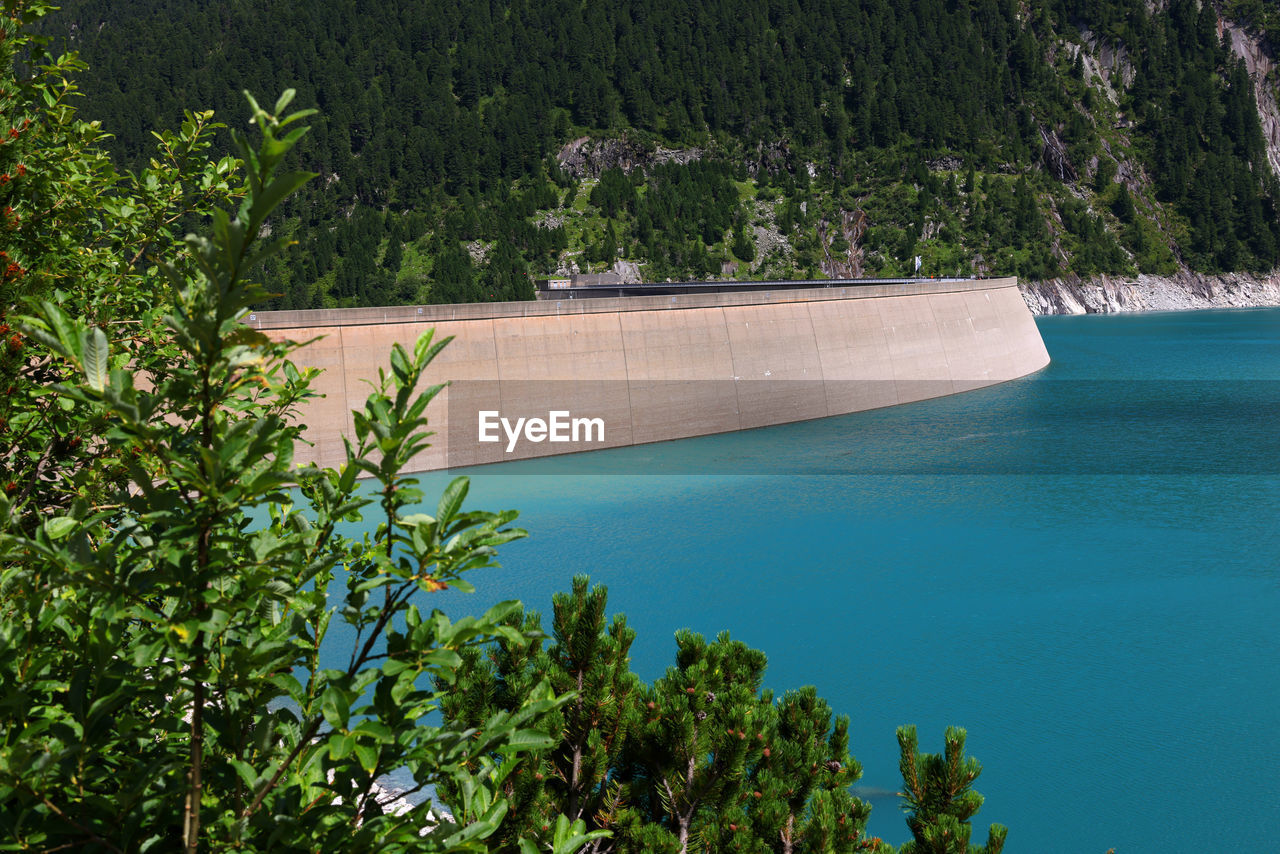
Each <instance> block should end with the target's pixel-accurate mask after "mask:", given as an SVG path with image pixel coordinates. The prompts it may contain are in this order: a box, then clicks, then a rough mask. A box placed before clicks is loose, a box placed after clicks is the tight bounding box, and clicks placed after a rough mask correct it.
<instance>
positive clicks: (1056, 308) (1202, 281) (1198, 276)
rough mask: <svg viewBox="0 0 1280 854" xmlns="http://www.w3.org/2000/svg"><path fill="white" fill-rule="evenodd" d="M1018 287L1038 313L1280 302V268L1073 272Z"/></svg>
mask: <svg viewBox="0 0 1280 854" xmlns="http://www.w3.org/2000/svg"><path fill="white" fill-rule="evenodd" d="M1018 288H1019V290H1020V291H1021V292H1022V299H1023V301H1024V302H1025V303H1026V304H1027V308H1028V309H1030V310H1031V313H1032V314H1035V315H1054V314H1117V313H1127V312H1142V311H1188V310H1193V309H1202V308H1263V307H1272V306H1280V270H1276V271H1272V272H1270V273H1265V274H1261V275H1258V274H1252V273H1219V274H1207V273H1193V272H1190V271H1184V272H1181V273H1175V274H1174V275H1172V276H1148V275H1145V274H1143V275H1138V276H1094V277H1091V278H1088V279H1081V278H1079V277H1075V276H1071V277H1066V278H1062V279H1048V280H1045V281H1041V282H1019V283H1018Z"/></svg>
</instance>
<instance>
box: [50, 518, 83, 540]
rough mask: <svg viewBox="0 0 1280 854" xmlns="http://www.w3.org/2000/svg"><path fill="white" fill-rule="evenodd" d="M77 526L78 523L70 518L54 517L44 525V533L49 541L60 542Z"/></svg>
mask: <svg viewBox="0 0 1280 854" xmlns="http://www.w3.org/2000/svg"><path fill="white" fill-rule="evenodd" d="M77 524H79V523H78V522H76V520H75V519H72V518H71V517H70V516H54V517H53V518H52V519H50V520H48V521H47V522H45V523H44V532H45V533H46V534H48V535H49V539H51V540H60V539H62V538H63V537H65V536H66V535H67V534H70V533H71V532H72V531H74V530H75V529H76V525H77Z"/></svg>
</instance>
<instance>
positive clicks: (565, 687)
mask: <svg viewBox="0 0 1280 854" xmlns="http://www.w3.org/2000/svg"><path fill="white" fill-rule="evenodd" d="M607 597H608V594H607V591H606V589H605V588H604V587H603V586H596V587H594V588H593V587H590V582H589V580H588V579H587V578H586V577H585V576H579V577H577V578H575V579H574V583H573V590H572V592H571V593H560V594H557V595H556V596H555V597H554V600H553V613H554V616H553V618H552V625H551V634H552V642H551V643H550V644H549V645H546V646H544V645H543V643H542V642H541V641H540V640H535V641H534V642H532V643H530V644H521V645H512V644H508V643H506V641H504V640H499V641H497V642H496V643H495V644H493V645H491V646H490V648H489V649H487V650H483V649H477V648H472V649H468V650H467V651H465V652H464V653H463V654H462V662H463V663H462V666H461V668H460V669H459V671H458V674H457V687H458V689H459V690H457V691H455V692H454V693H452V694H450V695H449V696H448V697H447V698H446V699H445V700H444V703H443V709H444V712H445V718H446V720H450V721H453V722H455V723H456V724H457V725H459V726H467V727H483V722H484V721H485V720H486V719H487V718H489V717H491V716H492V715H494V714H495V713H498V712H501V711H510V710H514V709H518V708H521V707H522V706H523V705H524V704H525V703H526V702H527V698H528V697H529V696H530V694H531V692H536V691H537V690H541V688H540V687H539V686H540V685H542V684H544V680H545V681H546V682H549V683H550V686H551V688H552V690H553V691H556V692H572V693H573V694H574V698H573V699H572V700H571V701H570V702H569V703H567V704H565V705H563V706H561V707H559V708H558V709H555V710H553V711H550V712H548V713H547V714H546V715H545V716H543V717H542V718H541V719H540V720H539V721H538V722H537V724H536V727H537V728H538V729H539V730H540V731H542V732H544V733H546V734H547V735H548V736H549V737H550V738H552V739H553V740H554V742H555V743H554V746H552V747H551V748H550V749H548V750H540V751H538V752H537V753H536V755H535V757H534V758H532V759H531V760H530V761H529V762H527V763H526V764H525V765H524V766H523V767H521V768H519V769H518V770H516V771H515V773H514V774H512V775H510V776H509V777H507V778H506V779H505V780H504V782H503V787H502V790H503V794H504V795H505V797H506V799H507V801H508V803H509V807H510V811H509V814H508V817H507V820H506V822H505V823H504V824H503V826H502V828H501V829H500V830H499V832H498V834H496V835H495V837H494V842H495V847H496V849H497V850H501V851H514V850H516V845H517V843H516V840H517V839H518V838H519V837H520V836H521V835H522V834H525V833H531V832H537V831H539V830H540V829H544V828H546V827H549V826H550V824H551V823H552V822H553V821H554V820H555V818H554V817H555V816H557V815H560V814H563V815H564V816H566V817H567V819H574V820H580V821H583V822H584V823H585V826H586V827H588V828H592V829H598V830H608V831H611V834H612V835H611V836H610V837H607V838H600V839H597V840H593V841H591V842H590V843H589V844H588V847H587V848H586V849H585V850H588V851H591V852H595V854H604V852H617V854H642V852H666V853H668V854H677V852H678V854H685V852H689V851H735V852H757V853H758V854H768V853H769V852H779V853H780V854H782V852H786V853H787V854H802V853H806V854H825V853H826V852H830V854H838V853H839V852H849V854H852V852H859V851H878V852H891V851H892V850H893V848H892V846H890V845H887V844H886V843H884V842H882V841H881V840H879V839H877V838H874V837H867V836H866V835H865V833H864V831H865V827H866V822H867V818H868V816H869V815H870V812H871V807H870V805H868V804H867V803H866V802H864V801H862V800H860V799H859V798H857V797H855V796H854V794H853V793H852V791H851V790H850V786H851V785H852V784H853V783H854V782H856V781H857V780H858V778H859V777H860V776H861V775H862V769H861V766H859V764H858V762H857V760H855V759H854V758H853V757H852V756H851V755H850V754H849V719H848V718H847V717H845V716H835V715H833V713H832V710H831V708H830V707H829V706H828V705H827V703H826V701H824V700H823V699H822V698H821V697H819V696H817V692H816V691H815V689H814V688H812V687H804V688H801V689H799V690H795V691H788V692H786V693H785V694H783V695H782V696H781V697H775V696H774V694H773V693H772V692H771V691H768V690H762V688H761V684H762V681H763V677H764V670H765V664H766V660H765V656H764V653H762V652H759V651H758V650H753V649H751V648H749V647H747V646H746V645H745V644H743V643H742V642H741V641H734V640H732V639H730V638H729V636H728V635H727V634H721V635H720V636H719V637H717V638H716V639H715V640H714V641H712V642H710V643H708V642H707V641H706V640H705V639H704V638H703V637H701V636H700V635H697V634H694V633H693V632H689V631H684V632H680V633H678V634H677V635H676V662H675V665H674V666H672V667H670V668H668V669H667V672H666V674H665V675H663V676H662V677H661V678H659V679H657V680H656V681H655V682H654V683H653V684H651V685H650V684H646V683H644V682H643V681H642V680H641V679H640V678H639V677H638V676H637V675H636V674H635V673H633V672H632V671H631V666H630V662H631V659H630V649H631V645H632V643H633V642H634V640H635V630H634V629H632V628H631V627H630V626H628V625H627V621H626V618H625V617H624V616H622V615H615V616H614V617H613V618H612V620H607V619H606V615H605V608H606V604H607ZM506 623H507V625H508V626H509V627H510V628H511V629H513V630H518V631H520V632H522V633H538V632H539V631H540V629H541V618H540V616H539V615H538V614H537V613H536V612H526V613H521V612H519V611H516V612H513V613H512V614H510V615H509V616H508V617H507V618H506ZM899 740H900V743H901V745H902V755H903V760H902V762H903V764H902V768H903V773H904V780H905V784H906V785H905V792H904V800H905V803H904V809H906V810H908V811H909V815H908V820H907V824H908V826H909V828H910V829H911V832H912V835H913V837H914V839H913V841H911V842H908V843H907V845H906V846H905V847H904V848H903V849H902V850H903V852H904V854H999V852H1000V851H1001V850H1002V847H1003V843H1004V836H1005V829H1004V828H1003V827H1001V826H999V825H993V826H992V828H991V832H990V842H989V843H988V844H987V846H985V847H981V848H979V847H977V846H970V845H969V835H970V829H971V826H970V819H971V818H972V817H973V815H974V814H975V813H976V812H977V810H978V807H979V806H980V805H981V803H982V797H981V796H980V795H978V794H977V792H975V791H973V788H972V786H973V783H974V781H975V780H976V779H977V777H978V773H979V772H980V770H981V768H980V766H979V765H978V763H977V762H976V760H974V759H972V758H965V757H964V755H963V754H964V731H963V730H958V729H954V728H953V729H949V730H948V731H947V737H946V752H945V754H944V755H941V756H935V755H929V754H925V755H920V754H919V752H918V750H917V747H916V738H915V729H914V727H912V728H904V729H903V730H901V731H900V732H899Z"/></svg>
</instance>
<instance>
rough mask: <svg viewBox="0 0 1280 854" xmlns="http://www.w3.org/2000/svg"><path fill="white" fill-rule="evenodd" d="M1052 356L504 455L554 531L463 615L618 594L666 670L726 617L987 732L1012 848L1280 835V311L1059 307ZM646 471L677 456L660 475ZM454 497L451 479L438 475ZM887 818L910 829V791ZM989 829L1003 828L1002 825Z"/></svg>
mask: <svg viewBox="0 0 1280 854" xmlns="http://www.w3.org/2000/svg"><path fill="white" fill-rule="evenodd" d="M1038 323H1039V326H1040V329H1041V332H1042V334H1043V336H1044V339H1045V343H1046V345H1047V347H1048V350H1049V353H1050V355H1051V357H1052V359H1053V363H1052V364H1051V365H1050V366H1049V367H1048V368H1046V369H1045V370H1043V371H1041V372H1039V373H1037V374H1035V375H1033V376H1031V377H1028V378H1024V379H1022V380H1017V381H1014V382H1011V383H1007V384H1004V385H1001V386H999V387H996V388H991V389H984V390H980V391H977V392H971V393H967V394H964V395H959V396H955V397H949V398H943V399H938V400H933V401H926V402H923V403H918V404H911V405H907V406H902V407H894V408H890V409H885V410H879V411H876V412H869V413H861V414H856V415H850V416H843V417H839V418H832V419H825V420H823V421H818V422H810V423H805V424H796V425H788V426H783V427H775V428H767V429H762V430H755V431H750V432H747V433H742V434H736V435H729V436H718V437H708V438H703V439H694V440H685V441H681V442H671V443H664V444H660V445H652V446H646V447H642V448H630V449H619V450H615V451H603V452H597V453H594V454H589V455H580V456H577V457H573V458H561V459H558V460H541V461H530V462H528V463H519V464H509V465H504V466H497V467H488V468H483V469H476V470H474V471H473V472H472V473H471V474H472V477H473V490H472V498H471V500H470V501H469V506H472V507H477V508H484V509H501V508H507V507H515V508H519V509H520V510H521V514H522V515H521V524H522V525H523V526H524V527H526V528H528V529H529V531H530V533H531V536H530V537H529V539H528V540H525V541H522V542H519V543H515V544H512V545H510V546H508V547H506V548H505V549H504V550H503V554H502V562H503V564H504V568H503V569H501V570H494V571H488V572H486V573H484V574H478V575H475V576H474V577H473V578H472V581H473V582H474V583H475V584H476V585H477V587H478V588H479V592H478V593H477V594H476V595H475V596H474V597H460V596H459V597H457V598H453V599H449V600H446V601H448V602H449V608H450V610H456V611H457V613H459V614H461V613H466V612H468V611H476V610H479V609H481V608H483V607H485V606H487V605H488V604H491V603H493V602H496V601H499V600H501V599H507V598H519V599H522V600H524V601H525V602H526V604H527V605H529V606H530V607H533V608H537V609H539V610H542V611H543V612H544V613H545V612H548V611H549V610H550V598H551V594H552V593H553V592H556V591H558V590H565V589H567V588H568V586H569V582H570V579H571V577H572V576H573V575H574V574H575V573H589V574H590V575H591V576H592V578H593V579H594V580H595V581H599V582H604V583H606V584H608V586H609V590H610V604H611V606H612V608H613V609H614V610H621V611H625V612H626V613H627V615H628V617H629V620H630V622H631V624H632V625H633V626H634V627H635V628H636V629H637V630H638V632H639V636H638V639H637V642H636V644H635V646H634V647H633V665H634V667H635V669H636V670H637V671H638V672H639V673H640V674H641V675H642V676H643V677H644V678H646V679H652V678H654V677H656V676H658V675H659V674H660V673H661V672H662V671H663V669H664V668H665V667H666V666H668V665H669V664H670V663H671V661H672V656H673V651H674V644H673V641H672V635H673V634H674V632H675V631H676V630H677V629H680V628H683V627H690V628H693V629H695V630H697V631H700V632H703V633H704V634H707V635H714V634H716V633H718V632H719V631H721V630H728V631H729V632H731V633H732V635H733V636H734V637H736V638H739V639H742V640H744V641H746V642H747V643H749V644H751V645H753V646H756V647H758V648H760V649H763V650H764V651H765V652H766V653H767V654H768V656H769V670H768V674H767V682H768V683H769V685H770V686H771V687H773V688H775V689H777V690H779V691H781V690H785V689H788V688H792V687H797V686H800V685H804V684H813V685H816V686H817V687H818V690H819V692H820V693H821V694H822V695H823V696H824V697H826V698H827V700H828V701H830V703H831V704H832V706H833V707H834V708H835V709H836V710H837V711H839V712H842V713H846V714H848V715H849V716H850V717H851V718H852V727H851V750H852V752H853V753H854V754H855V755H856V756H857V757H858V758H859V759H860V760H861V761H862V763H863V766H864V769H865V776H864V780H863V783H865V784H866V785H867V786H869V787H874V788H876V789H887V790H896V789H897V788H899V786H900V781H899V779H898V775H897V755H896V747H897V745H896V741H895V737H894V730H895V727H897V726H898V725H900V724H904V723H915V724H917V725H918V726H919V727H920V732H921V741H922V746H923V747H924V748H925V749H928V750H933V751H936V750H940V749H941V746H942V745H941V738H942V732H943V729H944V728H945V727H946V726H947V725H948V724H959V725H962V726H964V727H966V728H967V729H968V731H969V749H970V752H971V753H973V754H974V755H976V756H977V757H978V758H979V759H980V760H981V761H982V763H983V766H984V771H983V774H982V777H981V778H980V780H979V784H978V789H979V790H980V791H981V792H982V793H983V794H984V795H985V796H986V803H985V805H984V807H983V809H982V811H981V813H979V816H978V821H977V823H978V825H979V826H980V827H984V828H985V825H986V824H987V823H989V822H992V821H998V822H1001V823H1004V824H1006V825H1008V826H1009V827H1010V833H1009V844H1008V846H1007V848H1006V850H1008V851H1011V852H1017V851H1021V852H1036V854H1041V853H1042V852H1043V853H1044V854H1053V852H1063V854H1067V852H1072V854H1074V852H1090V851H1093V852H1098V854H1102V852H1105V851H1106V850H1107V849H1108V848H1113V847H1114V848H1115V849H1116V850H1117V851H1118V852H1148V851H1149V852H1164V851H1191V850H1197V849H1198V848H1199V847H1200V846H1202V845H1204V844H1206V843H1208V841H1209V840H1213V842H1212V843H1211V844H1212V846H1213V847H1214V848H1223V849H1231V848H1244V849H1247V850H1254V849H1257V848H1258V846H1259V844H1261V847H1262V848H1263V849H1265V848H1267V847H1268V844H1267V843H1265V842H1262V843H1260V842H1259V840H1260V839H1261V838H1263V837H1260V836H1259V832H1260V831H1261V832H1263V833H1265V832H1266V831H1265V830H1264V829H1266V828H1271V827H1275V826H1276V825H1277V823H1280V775H1277V774H1276V771H1275V769H1276V768H1277V767H1278V766H1280V737H1278V736H1277V733H1280V667H1278V666H1277V665H1278V664H1280V662H1278V661H1277V658H1278V656H1277V651H1278V648H1277V632H1276V628H1275V627H1276V625H1277V623H1280V572H1277V557H1278V556H1280V533H1278V531H1280V529H1278V527H1277V524H1276V520H1277V511H1278V510H1280V474H1278V470H1277V465H1278V464H1280V446H1278V445H1277V420H1276V416H1277V414H1280V310H1270V309H1268V310H1246V311H1220V312H1197V313H1172V314H1149V315H1142V316H1089V317H1066V318H1058V317H1055V318H1042V319H1040V320H1039V321H1038ZM645 472H662V473H661V474H647V473H645ZM427 481H428V483H429V484H430V485H431V486H432V488H433V489H434V491H435V492H438V491H439V489H440V488H442V487H443V484H444V483H445V482H446V481H447V478H446V477H445V476H444V475H433V476H431V477H430V478H428V479H427ZM873 804H874V806H875V810H874V812H873V816H872V820H871V825H870V831H871V832H872V833H873V834H876V835H880V836H882V837H884V838H886V839H888V840H890V841H892V842H894V843H900V842H902V841H904V840H905V839H906V838H907V831H906V827H905V824H904V823H903V821H902V817H901V813H900V811H899V810H898V808H897V805H896V803H895V800H894V799H893V798H888V799H880V798H877V799H875V800H874V801H873ZM975 838H976V839H977V840H982V839H984V838H985V832H980V833H976V834H975Z"/></svg>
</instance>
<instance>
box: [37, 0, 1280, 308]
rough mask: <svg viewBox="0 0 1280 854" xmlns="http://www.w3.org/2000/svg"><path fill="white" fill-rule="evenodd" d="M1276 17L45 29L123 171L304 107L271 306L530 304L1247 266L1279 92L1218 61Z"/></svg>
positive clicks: (448, 2)
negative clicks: (563, 275)
mask: <svg viewBox="0 0 1280 854" xmlns="http://www.w3.org/2000/svg"><path fill="white" fill-rule="evenodd" d="M1228 15H1230V16H1234V18H1231V19H1228V17H1227V16H1228ZM1275 19H1276V15H1275V13H1274V8H1273V6H1272V4H1269V3H1265V2H1258V0H1234V2H1229V3H1228V4H1227V6H1226V7H1225V8H1217V7H1214V6H1213V5H1210V4H1207V3H1206V4H1204V5H1200V4H1198V3H1197V2H1195V0H1168V2H1166V3H1163V4H1156V8H1155V9H1154V10H1153V11H1149V10H1148V4H1147V3H1146V2H1144V0H1021V2H1015V0H731V1H730V0H702V2H696V3H695V2H689V0H633V2H629V3H626V4H610V3H590V2H588V3H583V2H581V0H489V1H488V2H459V1H458V0H439V2H431V3H421V4H406V3H402V2H398V0H397V1H396V2H392V0H333V2H324V3H312V2H302V0H211V1H210V2H200V3H182V2H176V0H163V2H147V3H143V2H139V0H110V2H106V0H68V2H66V3H64V8H63V11H62V12H61V13H60V14H59V15H57V16H56V17H55V18H53V19H52V20H51V21H50V22H48V26H47V27H46V32H48V34H50V35H51V36H53V37H54V38H55V39H64V40H66V41H67V42H68V43H69V45H70V47H72V48H74V49H76V50H79V51H80V52H81V55H82V57H83V58H84V59H86V60H87V61H88V62H89V64H90V66H91V69H92V71H91V72H90V74H88V75H86V76H85V78H84V80H83V84H82V88H83V90H84V92H85V94H86V97H85V98H84V100H83V102H82V105H81V110H82V112H83V113H84V114H86V115H87V116H89V117H92V118H97V119H101V120H102V121H103V123H104V125H105V126H106V127H107V128H108V129H109V130H111V131H113V132H114V133H115V134H116V140H115V153H116V155H117V157H118V158H119V159H120V160H121V161H122V163H123V164H124V165H128V164H130V163H133V162H135V160H136V158H138V157H139V156H140V154H141V152H143V151H146V150H147V148H148V145H149V139H150V132H151V131H152V130H153V129H157V128H161V127H166V126H171V125H174V124H175V123H176V122H177V121H178V120H179V119H180V117H181V115H182V110H183V109H184V108H186V109H199V108H209V107H213V108H215V109H217V110H218V111H219V113H220V114H221V115H223V116H234V115H238V108H239V104H238V101H239V99H240V98H241V96H240V94H239V93H240V90H242V89H246V88H247V89H250V90H252V91H254V92H255V93H258V94H261V95H263V96H264V97H266V96H274V94H275V93H277V92H278V91H279V90H281V89H283V88H286V87H289V86H294V87H297V88H298V90H299V98H298V102H299V103H302V104H304V105H314V106H316V107H318V108H320V110H321V111H322V116H321V117H320V118H319V119H318V120H317V121H316V122H315V130H314V131H313V133H312V135H311V136H310V137H309V138H308V139H307V140H306V141H305V142H304V144H303V145H302V146H300V150H299V159H300V161H301V162H302V163H304V164H305V165H306V166H308V167H309V168H313V169H315V170H316V171H319V172H320V173H321V174H322V180H320V181H317V182H315V183H316V186H315V187H314V188H313V189H311V190H310V191H308V192H307V193H306V194H305V195H303V196H302V197H301V198H300V199H298V200H296V201H295V202H293V203H292V205H291V207H290V208H289V209H288V210H287V211H286V215H285V216H284V217H282V218H280V219H279V221H277V222H275V223H273V224H272V226H273V228H274V229H276V230H277V231H284V232H292V233H293V234H295V235H296V236H297V237H298V239H299V241H300V242H299V244H298V245H297V246H296V247H294V249H293V250H292V252H291V253H290V254H289V255H288V256H287V257H286V258H284V259H283V260H282V261H280V262H279V263H278V264H277V266H276V268H275V269H273V270H271V271H270V280H271V281H273V282H275V283H277V285H278V289H279V290H280V291H282V293H283V296H282V297H280V298H279V299H278V300H276V301H275V302H274V303H273V305H276V306H279V307H311V306H321V305H354V304H379V303H394V302H415V301H437V302H452V301H472V300H487V299H516V298H525V297H528V296H531V287H530V277H531V276H545V275H547V274H550V273H553V272H555V271H557V270H558V271H561V272H567V271H572V270H575V269H576V270H581V271H587V270H591V271H599V270H603V269H607V268H609V267H610V266H612V265H614V264H615V263H617V262H619V261H624V262H635V263H632V264H623V265H622V268H623V269H624V271H625V272H627V273H629V274H631V275H636V274H638V275H639V276H640V277H642V278H644V279H646V280H663V279H667V278H680V277H706V276H714V277H718V276H720V275H722V273H727V274H731V275H735V276H738V277H743V276H748V275H749V276H751V277H755V278H768V277H778V276H790V275H805V276H813V275H857V274H868V275H881V274H902V273H909V272H912V271H913V270H914V269H915V259H916V258H917V256H918V257H919V258H920V260H921V268H920V272H921V273H922V274H924V275H950V274H956V273H961V274H965V273H986V274H1006V273H1008V274H1017V275H1019V276H1022V277H1024V278H1031V279H1038V278H1053V277H1059V276H1064V275H1072V274H1075V275H1080V276H1089V275H1094V274H1098V273H1117V274H1131V273H1136V272H1138V271H1142V272H1159V273H1173V272H1176V271H1179V270H1180V269H1191V270H1196V271H1202V272H1219V271H1230V270H1255V271H1258V270H1271V269H1273V268H1275V267H1276V266H1277V262H1278V261H1280V220H1278V218H1277V200H1278V199H1280V185H1278V184H1277V181H1276V177H1275V173H1274V171H1273V168H1272V164H1271V163H1270V162H1269V160H1268V144H1267V137H1266V135H1265V134H1264V125H1263V121H1262V119H1260V113H1259V101H1261V102H1262V103H1263V104H1264V105H1266V104H1270V105H1271V107H1272V109H1273V112H1274V95H1275V80H1274V79H1271V78H1270V77H1268V76H1267V75H1268V74H1269V73H1270V66H1269V63H1266V62H1264V63H1262V67H1259V65H1258V63H1257V62H1255V63H1254V68H1253V69H1252V70H1253V71H1254V72H1255V73H1254V75H1253V76H1251V75H1250V70H1251V69H1250V68H1249V67H1248V66H1247V65H1246V63H1245V62H1244V61H1243V60H1242V59H1241V58H1240V54H1241V53H1243V52H1246V51H1244V50H1243V47H1249V48H1250V49H1251V50H1252V51H1253V56H1254V58H1255V59H1256V58H1257V57H1258V56H1262V57H1264V58H1265V57H1269V55H1270V54H1269V48H1268V47H1266V42H1265V38H1266V34H1267V33H1268V32H1269V31H1271V30H1272V28H1274V27H1275V25H1276V20H1275ZM1233 37H1234V49H1233ZM1255 80H1256V81H1257V82H1258V83H1259V84H1260V88H1257V89H1255ZM1263 117H1264V118H1265V117H1266V113H1265V112H1264V113H1263ZM1271 130H1273V131H1275V130H1276V129H1275V128H1271ZM1277 132H1280V131H1277ZM1278 142H1280V140H1278ZM1276 156H1280V146H1278V147H1277V149H1276Z"/></svg>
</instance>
